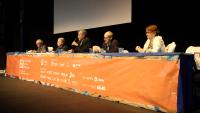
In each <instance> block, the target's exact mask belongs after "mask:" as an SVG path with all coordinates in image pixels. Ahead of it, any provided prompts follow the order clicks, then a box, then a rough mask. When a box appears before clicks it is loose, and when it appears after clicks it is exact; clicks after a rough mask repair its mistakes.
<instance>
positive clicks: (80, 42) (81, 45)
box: [72, 29, 91, 53]
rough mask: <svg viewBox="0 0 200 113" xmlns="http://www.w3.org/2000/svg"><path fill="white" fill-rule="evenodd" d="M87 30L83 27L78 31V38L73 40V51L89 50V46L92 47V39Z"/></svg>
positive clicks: (82, 51)
mask: <svg viewBox="0 0 200 113" xmlns="http://www.w3.org/2000/svg"><path fill="white" fill-rule="evenodd" d="M86 35H87V31H86V30H84V29H82V30H79V31H78V38H76V39H75V40H74V41H73V42H72V47H73V49H72V52H75V53H84V52H89V48H90V47H91V42H90V39H89V38H88V37H87V36H86Z"/></svg>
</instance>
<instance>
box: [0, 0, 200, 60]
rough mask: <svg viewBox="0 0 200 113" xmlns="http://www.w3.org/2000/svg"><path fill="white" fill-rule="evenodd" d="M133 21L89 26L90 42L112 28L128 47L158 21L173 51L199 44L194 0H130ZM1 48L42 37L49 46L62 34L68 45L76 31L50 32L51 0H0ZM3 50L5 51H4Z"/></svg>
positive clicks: (22, 47) (21, 46) (28, 45)
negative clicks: (93, 27) (173, 43)
mask: <svg viewBox="0 0 200 113" xmlns="http://www.w3.org/2000/svg"><path fill="white" fill-rule="evenodd" d="M132 7H133V9H132V23H128V24H121V25H114V26H108V27H101V28H95V29H88V36H89V37H90V38H91V40H92V43H93V45H101V44H102V41H103V34H104V32H106V31H108V30H111V31H113V33H114V37H115V38H117V39H118V40H119V41H120V44H121V46H122V47H124V48H125V49H128V50H129V51H134V48H135V46H136V45H140V46H143V44H144V42H145V41H146V36H145V27H146V26H147V25H149V24H157V25H158V27H159V28H160V31H161V35H162V36H163V38H164V41H165V43H166V44H168V43H170V42H171V41H175V42H176V43H177V48H176V51H179V52H184V51H185V50H186V48H187V47H188V46H189V45H200V40H199V31H198V30H199V29H198V27H199V25H200V18H199V16H198V15H199V13H200V7H199V4H198V3H197V1H196V2H194V1H190V0H186V1H179V0H178V1H177V0H176V1H175V0H167V1H163V0H160V1H157V0H156V1H153V0H133V1H132ZM0 12H1V13H0V20H1V21H0V48H1V51H0V52H1V56H3V59H5V52H8V51H26V50H29V49H34V48H35V40H36V39H37V38H42V39H44V40H45V42H46V43H47V45H48V46H54V47H55V46H56V39H57V38H58V37H59V36H64V37H65V39H66V40H67V44H68V46H70V44H71V42H72V41H73V40H74V38H75V37H76V35H77V32H76V31H74V32H69V33H62V34H56V35H53V34H52V33H53V0H0ZM3 51H5V52H3Z"/></svg>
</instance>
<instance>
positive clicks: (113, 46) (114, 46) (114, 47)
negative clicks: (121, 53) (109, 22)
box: [102, 39, 119, 53]
mask: <svg viewBox="0 0 200 113" xmlns="http://www.w3.org/2000/svg"><path fill="white" fill-rule="evenodd" d="M102 48H103V49H104V50H106V52H108V53H112V52H118V48H119V42H118V41H117V40H115V39H113V40H112V41H111V42H110V43H109V44H106V43H103V45H102Z"/></svg>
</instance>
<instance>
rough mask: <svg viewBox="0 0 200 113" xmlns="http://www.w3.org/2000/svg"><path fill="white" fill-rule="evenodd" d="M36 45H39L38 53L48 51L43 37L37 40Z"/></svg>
mask: <svg viewBox="0 0 200 113" xmlns="http://www.w3.org/2000/svg"><path fill="white" fill-rule="evenodd" d="M36 46H37V50H36V53H45V52H47V47H46V45H45V44H44V41H43V40H42V39H37V40H36Z"/></svg>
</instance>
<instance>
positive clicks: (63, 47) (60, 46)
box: [55, 37, 68, 53]
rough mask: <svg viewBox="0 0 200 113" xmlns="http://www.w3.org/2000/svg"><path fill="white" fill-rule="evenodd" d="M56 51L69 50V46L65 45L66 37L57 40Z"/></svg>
mask: <svg viewBox="0 0 200 113" xmlns="http://www.w3.org/2000/svg"><path fill="white" fill-rule="evenodd" d="M57 46H58V47H57V48H56V50H55V52H56V53H61V52H64V51H67V50H68V47H67V46H66V45H65V39H64V38H63V37H60V38H58V40H57Z"/></svg>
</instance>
